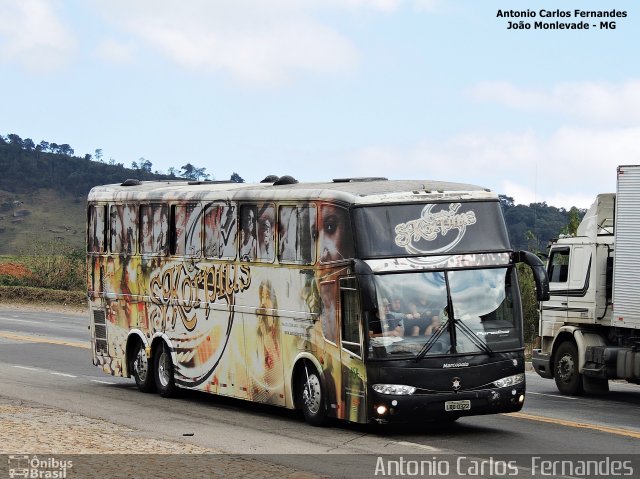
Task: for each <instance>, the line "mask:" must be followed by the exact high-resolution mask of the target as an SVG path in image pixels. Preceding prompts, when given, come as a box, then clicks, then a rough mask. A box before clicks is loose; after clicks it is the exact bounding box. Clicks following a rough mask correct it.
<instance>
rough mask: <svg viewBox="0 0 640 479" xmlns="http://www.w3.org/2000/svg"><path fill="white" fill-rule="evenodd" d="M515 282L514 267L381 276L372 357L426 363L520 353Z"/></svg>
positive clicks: (371, 324)
mask: <svg viewBox="0 0 640 479" xmlns="http://www.w3.org/2000/svg"><path fill="white" fill-rule="evenodd" d="M515 281H516V280H515V272H514V269H513V268H511V267H510V268H492V269H474V270H458V271H439V272H428V273H401V274H385V275H378V276H376V287H377V291H378V308H379V309H378V311H379V313H378V317H376V318H374V319H373V320H371V321H370V322H369V336H370V341H369V354H370V355H371V356H372V357H376V358H384V357H402V356H413V357H416V358H421V357H424V356H433V355H449V354H476V353H477V354H493V353H494V352H497V351H507V350H513V349H517V348H520V347H521V346H522V340H521V326H520V325H521V323H522V321H521V318H520V317H519V308H516V307H515V304H514V299H513V290H512V287H514V286H515V285H516V282H515ZM516 295H517V292H516ZM451 316H452V317H451Z"/></svg>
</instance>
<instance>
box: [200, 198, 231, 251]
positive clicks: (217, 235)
mask: <svg viewBox="0 0 640 479" xmlns="http://www.w3.org/2000/svg"><path fill="white" fill-rule="evenodd" d="M235 212H236V207H235V205H211V206H208V207H207V208H206V210H205V213H204V254H205V256H207V257H208V258H219V259H223V258H224V259H235V257H236V234H237V231H238V224H237V222H236V215H235Z"/></svg>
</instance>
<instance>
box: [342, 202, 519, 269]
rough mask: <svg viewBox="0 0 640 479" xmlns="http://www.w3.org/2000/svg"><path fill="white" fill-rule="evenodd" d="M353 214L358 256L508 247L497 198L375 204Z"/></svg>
mask: <svg viewBox="0 0 640 479" xmlns="http://www.w3.org/2000/svg"><path fill="white" fill-rule="evenodd" d="M353 214H354V220H355V231H356V241H357V244H358V247H359V251H360V253H361V255H362V256H363V257H376V256H406V255H417V256H423V255H434V254H452V253H463V252H489V251H504V250H507V249H510V245H509V237H508V236H507V229H506V227H505V224H504V219H503V217H502V211H501V210H500V204H499V203H498V202H497V201H496V202H467V203H431V204H409V205H390V206H374V207H365V208H356V209H355V210H354V213H353Z"/></svg>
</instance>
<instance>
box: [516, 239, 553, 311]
mask: <svg viewBox="0 0 640 479" xmlns="http://www.w3.org/2000/svg"><path fill="white" fill-rule="evenodd" d="M513 260H514V262H516V263H525V264H526V265H527V266H529V267H530V268H531V272H532V273H533V280H534V281H535V283H536V299H537V300H538V301H548V300H549V298H550V296H549V278H548V277H547V270H546V268H545V267H544V263H543V262H542V260H541V259H540V258H538V257H537V256H536V255H535V254H533V253H530V252H529V251H516V252H514V253H513Z"/></svg>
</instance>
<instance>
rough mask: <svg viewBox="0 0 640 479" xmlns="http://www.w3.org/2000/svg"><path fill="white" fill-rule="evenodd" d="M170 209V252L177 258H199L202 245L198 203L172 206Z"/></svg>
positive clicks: (200, 215)
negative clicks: (171, 231) (171, 232)
mask: <svg viewBox="0 0 640 479" xmlns="http://www.w3.org/2000/svg"><path fill="white" fill-rule="evenodd" d="M171 209H172V213H173V214H172V215H171V218H172V227H173V235H172V239H173V241H172V245H171V252H172V253H173V254H175V255H177V256H189V257H196V256H200V249H201V246H200V245H201V244H202V239H201V238H202V237H201V235H202V208H201V207H200V205H199V204H198V203H188V204H186V205H174V206H172V207H171Z"/></svg>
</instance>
